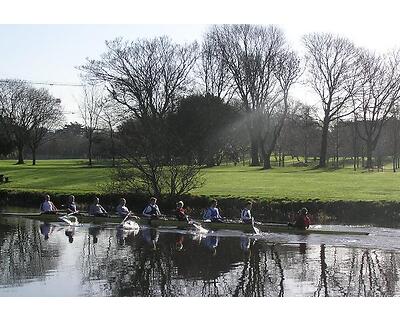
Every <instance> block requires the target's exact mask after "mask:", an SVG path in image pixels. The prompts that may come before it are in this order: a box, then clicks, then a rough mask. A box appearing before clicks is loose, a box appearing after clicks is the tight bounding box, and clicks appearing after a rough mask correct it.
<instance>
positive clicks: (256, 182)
mask: <svg viewBox="0 0 400 320" xmlns="http://www.w3.org/2000/svg"><path fill="white" fill-rule="evenodd" d="M14 163H15V161H9V160H4V161H0V174H6V175H7V176H9V177H10V180H11V182H10V183H8V184H2V185H0V189H8V190H16V191H18V190H21V191H40V192H44V191H45V192H49V193H52V192H53V193H77V194H82V193H98V192H100V191H101V188H100V184H101V183H105V182H107V180H108V179H109V169H108V168H107V167H105V166H96V165H95V166H94V167H93V168H88V167H87V165H86V161H85V160H46V161H44V160H39V161H38V164H37V165H36V166H32V165H31V164H30V163H28V164H26V165H18V166H17V165H14ZM203 174H204V179H205V184H204V186H202V187H201V188H199V189H196V190H194V191H193V192H192V193H193V194H197V195H207V196H219V197H228V196H233V197H241V198H262V199H287V200H308V199H320V200H322V201H326V200H368V201H379V200H393V201H399V200H400V173H393V172H392V171H390V170H389V167H387V171H385V172H366V171H362V170H359V171H357V172H354V171H353V170H352V168H344V169H338V170H319V169H318V170H315V169H311V168H296V167H292V166H289V167H285V168H274V169H272V170H266V171H265V170H260V168H254V167H243V166H240V165H238V166H237V167H235V166H232V165H229V166H228V165H225V166H221V167H215V168H210V169H204V170H203Z"/></svg>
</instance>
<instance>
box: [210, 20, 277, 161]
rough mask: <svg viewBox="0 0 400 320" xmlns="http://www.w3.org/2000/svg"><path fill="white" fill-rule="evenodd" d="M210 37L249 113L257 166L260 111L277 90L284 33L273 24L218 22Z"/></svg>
mask: <svg viewBox="0 0 400 320" xmlns="http://www.w3.org/2000/svg"><path fill="white" fill-rule="evenodd" d="M208 38H209V39H210V40H211V41H212V44H213V46H214V47H215V48H216V50H217V53H218V55H219V56H220V57H221V58H222V61H223V63H224V65H225V66H226V67H227V68H228V70H229V72H230V74H231V76H232V79H233V82H234V83H235V89H236V93H237V94H238V95H239V97H240V99H241V100H242V103H243V106H244V109H245V110H246V112H247V113H248V115H249V117H248V124H247V127H248V132H249V137H250V143H251V165H253V166H257V165H259V164H260V162H259V146H260V130H261V126H262V123H261V122H260V117H259V116H258V115H260V114H262V113H263V109H264V107H265V106H266V105H267V104H268V103H269V104H270V105H271V103H272V102H271V101H272V100H273V96H274V94H275V93H274V90H275V88H276V86H275V78H274V71H275V68H276V61H277V57H278V55H279V53H280V52H281V50H282V47H283V45H284V36H283V33H282V31H281V30H280V29H278V28H277V27H274V26H268V27H264V26H257V25H215V26H213V27H212V28H211V30H210V31H209V33H208Z"/></svg>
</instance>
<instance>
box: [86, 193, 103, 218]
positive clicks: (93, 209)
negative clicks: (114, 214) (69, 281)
mask: <svg viewBox="0 0 400 320" xmlns="http://www.w3.org/2000/svg"><path fill="white" fill-rule="evenodd" d="M89 215H90V216H95V217H107V216H108V213H107V211H106V209H104V208H103V206H102V205H101V204H100V200H99V198H97V197H96V198H94V200H93V203H92V204H91V205H90V207H89Z"/></svg>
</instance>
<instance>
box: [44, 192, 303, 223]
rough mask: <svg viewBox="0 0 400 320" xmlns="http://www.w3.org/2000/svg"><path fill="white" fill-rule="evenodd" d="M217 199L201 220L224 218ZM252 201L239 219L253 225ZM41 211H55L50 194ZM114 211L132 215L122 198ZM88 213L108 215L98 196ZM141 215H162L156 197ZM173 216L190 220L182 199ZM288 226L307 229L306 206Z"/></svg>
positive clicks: (70, 206) (71, 208)
mask: <svg viewBox="0 0 400 320" xmlns="http://www.w3.org/2000/svg"><path fill="white" fill-rule="evenodd" d="M217 205H218V202H217V200H215V199H213V200H211V202H210V205H209V207H208V208H207V209H206V210H205V212H204V214H203V220H204V221H208V222H217V223H222V222H224V221H225V219H224V218H223V217H222V216H221V214H220V212H219V209H218V207H217ZM252 206H253V203H252V202H251V201H247V202H246V205H245V207H244V208H243V209H242V210H241V212H240V220H241V221H242V222H243V223H246V224H253V225H254V218H253V216H252V214H251V209H252ZM66 210H67V213H77V212H78V210H77V206H76V203H75V197H74V196H73V195H71V196H69V197H68V202H67V204H66ZM40 211H41V212H57V211H58V209H57V208H56V206H55V205H54V204H53V202H51V201H50V196H49V195H46V196H45V201H44V202H43V203H42V204H41V206H40ZM116 212H117V214H118V215H119V216H121V217H126V216H133V213H132V212H131V211H130V210H129V209H128V207H127V206H126V200H125V199H124V198H121V199H120V202H119V204H118V206H117V207H116ZM88 213H89V215H90V216H108V212H107V211H106V210H105V209H104V207H103V206H102V205H101V204H100V201H99V198H97V197H95V198H94V200H93V203H92V204H91V205H90V206H89V210H88ZM142 216H143V217H145V218H148V219H159V218H161V217H163V215H162V214H161V211H160V208H159V207H158V205H157V198H155V197H151V198H150V201H149V203H148V205H147V206H146V207H145V208H144V209H143V212H142ZM175 217H176V219H177V220H179V221H186V222H188V223H189V222H190V218H189V216H188V215H187V213H186V209H184V203H183V201H178V202H177V204H176V209H175ZM288 226H290V227H294V228H298V229H308V228H309V226H310V218H309V216H308V210H307V208H302V209H300V210H299V211H298V216H297V218H296V220H295V221H294V222H289V223H288Z"/></svg>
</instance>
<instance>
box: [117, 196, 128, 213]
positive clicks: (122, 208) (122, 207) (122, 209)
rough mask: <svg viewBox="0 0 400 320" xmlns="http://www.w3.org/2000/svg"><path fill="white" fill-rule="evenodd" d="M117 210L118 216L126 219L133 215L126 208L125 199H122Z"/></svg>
mask: <svg viewBox="0 0 400 320" xmlns="http://www.w3.org/2000/svg"><path fill="white" fill-rule="evenodd" d="M116 210H117V214H118V215H119V216H121V217H126V216H127V215H128V214H130V213H131V212H130V211H129V209H128V208H127V206H126V200H125V199H124V198H121V200H120V201H119V205H118V206H117V208H116Z"/></svg>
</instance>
